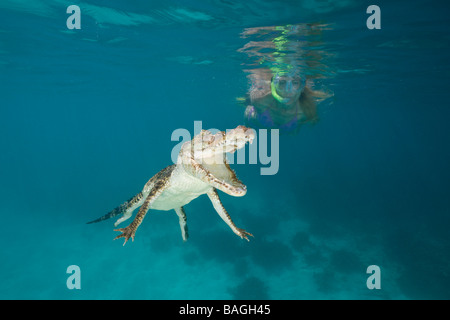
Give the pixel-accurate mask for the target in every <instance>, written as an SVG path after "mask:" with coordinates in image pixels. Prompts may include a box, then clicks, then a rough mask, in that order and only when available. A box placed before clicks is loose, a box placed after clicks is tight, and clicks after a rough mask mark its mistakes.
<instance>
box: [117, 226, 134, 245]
mask: <svg viewBox="0 0 450 320" xmlns="http://www.w3.org/2000/svg"><path fill="white" fill-rule="evenodd" d="M114 231H120V232H122V234H120V235H118V236H117V237H115V238H114V240H116V239H119V238H125V242H124V243H123V245H125V243H127V241H128V239H130V237H131V241H134V234H135V232H136V229H134V228H131V226H128V227H126V228H120V229H114Z"/></svg>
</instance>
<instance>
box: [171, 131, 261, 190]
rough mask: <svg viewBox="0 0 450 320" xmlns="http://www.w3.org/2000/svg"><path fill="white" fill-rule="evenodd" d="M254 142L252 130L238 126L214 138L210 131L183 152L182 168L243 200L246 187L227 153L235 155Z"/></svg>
mask: <svg viewBox="0 0 450 320" xmlns="http://www.w3.org/2000/svg"><path fill="white" fill-rule="evenodd" d="M254 138H255V133H254V131H253V129H250V128H247V127H244V126H238V127H237V128H235V129H233V130H227V131H226V132H224V131H220V132H218V133H216V134H214V135H213V134H211V132H209V131H207V130H202V132H201V133H200V134H198V135H196V136H195V137H194V138H193V139H192V140H191V141H190V142H186V143H185V144H184V145H183V147H182V150H181V152H180V156H179V161H180V157H181V160H182V161H183V164H184V165H185V166H186V165H188V166H189V167H194V168H195V171H196V172H195V173H194V174H197V176H199V177H200V178H201V179H202V180H206V182H208V183H209V184H211V185H213V186H214V187H216V188H218V189H220V190H222V191H224V192H226V193H228V194H231V195H234V196H243V195H245V193H246V192H247V187H246V186H245V185H244V184H243V183H242V182H241V181H240V180H239V179H238V177H237V176H236V173H235V172H234V171H233V170H232V169H231V168H230V166H229V165H228V163H227V159H226V153H234V152H235V151H236V150H239V149H241V148H243V147H244V146H245V145H246V144H247V142H249V143H252V142H253V139H254Z"/></svg>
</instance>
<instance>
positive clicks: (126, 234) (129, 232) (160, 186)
mask: <svg viewBox="0 0 450 320" xmlns="http://www.w3.org/2000/svg"><path fill="white" fill-rule="evenodd" d="M166 187H167V186H166V184H165V181H162V182H160V183H155V185H154V186H153V188H152V190H151V191H150V193H149V194H148V196H147V198H146V199H145V201H144V203H143V204H142V206H141V207H140V209H139V211H138V213H137V214H136V217H135V218H134V220H133V222H132V223H131V224H130V225H129V226H128V227H126V228H120V229H114V231H120V232H122V234H120V235H118V236H117V237H115V238H114V240H116V239H119V238H125V242H124V243H123V245H125V244H126V243H127V241H128V239H130V237H131V240H132V241H134V236H135V233H136V230H137V228H138V227H139V225H140V224H141V223H142V220H144V217H145V215H146V214H147V211H148V209H149V208H150V205H151V204H152V202H153V201H155V199H156V198H158V196H159V195H160V194H161V193H162V192H163V191H164V189H165V188H166Z"/></svg>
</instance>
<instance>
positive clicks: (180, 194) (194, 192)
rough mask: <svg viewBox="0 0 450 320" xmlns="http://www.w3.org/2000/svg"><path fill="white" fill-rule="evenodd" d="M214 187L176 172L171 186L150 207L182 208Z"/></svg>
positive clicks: (159, 208)
mask: <svg viewBox="0 0 450 320" xmlns="http://www.w3.org/2000/svg"><path fill="white" fill-rule="evenodd" d="M211 188H212V187H211V186H210V185H209V184H207V183H205V182H203V181H201V180H199V179H197V178H194V177H192V176H190V175H187V174H186V173H184V172H183V171H182V172H174V174H173V175H172V177H171V181H170V186H169V187H168V188H167V189H165V190H164V191H163V192H162V193H161V195H160V196H159V197H158V198H157V199H156V200H155V201H154V202H153V203H152V204H151V205H150V209H156V210H171V209H175V208H180V207H182V206H184V205H186V204H188V203H189V202H191V201H192V200H194V199H195V198H197V197H199V196H201V195H202V194H205V193H207V192H208V191H209V190H210V189H211Z"/></svg>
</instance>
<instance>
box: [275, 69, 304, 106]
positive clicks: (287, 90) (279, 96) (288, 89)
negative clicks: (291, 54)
mask: <svg viewBox="0 0 450 320" xmlns="http://www.w3.org/2000/svg"><path fill="white" fill-rule="evenodd" d="M304 87H305V80H304V79H303V78H302V77H300V76H299V75H290V74H284V75H283V74H281V75H280V74H278V73H277V74H276V75H275V76H274V77H273V78H272V81H271V83H270V88H271V91H272V96H273V97H274V98H275V99H276V100H277V101H278V102H280V103H282V104H287V103H293V102H294V101H295V100H297V99H298V98H299V97H300V94H301V93H302V90H303V88H304Z"/></svg>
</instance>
